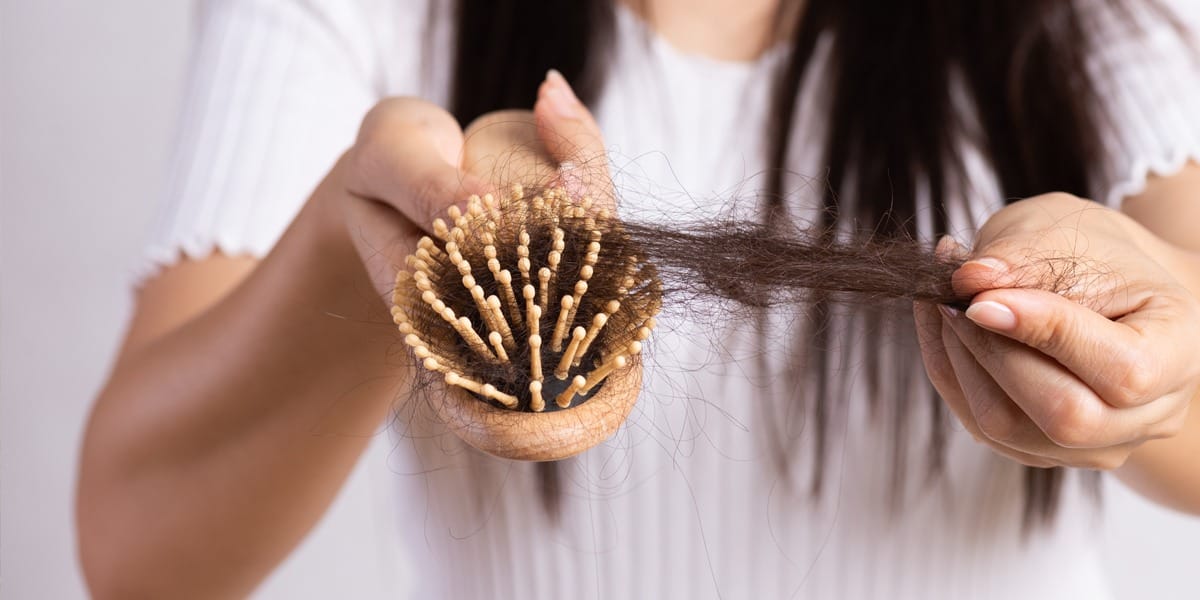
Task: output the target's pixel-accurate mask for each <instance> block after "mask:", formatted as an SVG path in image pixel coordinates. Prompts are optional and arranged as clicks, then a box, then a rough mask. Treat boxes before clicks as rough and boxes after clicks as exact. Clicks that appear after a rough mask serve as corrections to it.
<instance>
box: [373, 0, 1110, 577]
mask: <svg viewBox="0 0 1200 600" xmlns="http://www.w3.org/2000/svg"><path fill="white" fill-rule="evenodd" d="M617 50H618V51H617V54H616V58H615V61H616V63H615V64H614V65H613V68H612V69H611V71H610V79H609V81H608V85H607V87H606V88H605V92H604V95H603V97H602V98H601V99H600V101H599V103H598V104H597V105H596V106H595V111H596V115H597V118H598V120H599V122H600V123H601V125H602V127H603V129H604V131H605V136H606V139H607V141H608V144H609V148H610V152H611V154H610V160H611V164H612V166H613V172H614V174H615V180H616V187H617V189H618V190H621V193H622V201H623V203H624V204H623V206H622V213H623V214H624V215H625V216H626V217H628V218H645V219H672V218H679V219H683V220H688V219H690V218H695V217H697V216H711V215H713V214H717V213H722V212H725V213H727V212H729V211H732V212H734V213H736V214H739V215H744V216H753V215H754V214H756V211H757V208H758V207H757V201H756V199H755V195H754V193H753V192H754V191H755V190H757V189H759V188H761V187H763V181H762V176H761V175H760V174H761V173H762V172H763V170H764V169H765V166H766V162H765V160H764V157H763V153H762V148H761V144H762V130H763V127H762V125H761V123H762V122H763V120H764V118H765V114H764V111H765V110H766V105H767V102H766V97H767V96H766V95H767V85H768V80H769V77H768V75H769V73H770V69H769V66H770V62H771V61H773V60H776V59H777V58H778V57H777V55H775V54H773V53H772V52H771V51H768V52H767V53H766V54H765V55H764V56H762V57H761V58H759V59H758V60H757V61H753V62H728V61H717V60H712V59H704V58H698V57H696V56H693V55H690V54H686V53H683V52H682V51H680V50H677V49H675V48H674V47H672V46H671V45H669V44H668V43H667V42H666V41H665V40H664V39H663V38H661V37H657V36H655V35H654V34H653V33H651V32H649V31H648V30H647V29H646V27H645V24H644V23H643V22H641V21H640V20H639V19H638V18H637V17H636V16H635V15H634V14H633V13H632V12H631V11H630V10H628V9H625V8H622V9H619V10H618V35H617ZM814 87H817V86H810V88H809V89H813V88H814ZM810 95H811V94H810ZM803 101H804V102H806V104H804V105H803V108H802V110H801V114H802V115H804V117H803V118H802V123H801V124H800V125H799V127H798V128H797V131H796V135H795V136H794V138H795V140H794V144H795V146H794V147H795V148H797V150H798V151H797V152H796V153H795V154H794V155H795V156H796V161H795V164H794V165H793V168H794V169H795V170H796V172H798V173H800V174H813V175H815V174H819V172H820V169H819V164H818V163H817V162H816V158H815V156H814V152H815V151H816V149H817V144H816V141H817V140H818V139H819V137H818V136H819V124H820V119H819V114H820V111H819V108H820V103H819V99H817V98H816V97H815V96H814V97H812V98H807V99H805V100H803ZM792 187H793V188H795V189H797V190H798V192H797V193H796V194H795V195H794V196H793V197H791V198H790V201H791V202H792V203H793V205H794V208H795V211H796V213H797V214H801V215H803V214H804V211H805V210H811V206H812V202H813V200H814V199H815V198H816V196H814V195H813V193H812V192H811V188H806V186H805V185H804V182H803V180H802V179H799V178H797V179H795V180H794V181H793V182H792ZM806 190H807V191H806ZM978 197H979V198H982V197H983V196H982V195H978ZM993 209H994V207H991V206H988V205H987V204H986V203H985V202H983V201H982V200H979V199H976V201H975V202H974V205H973V206H972V210H971V212H972V213H974V215H975V216H976V217H977V216H978V215H983V214H987V213H988V212H990V211H991V210H993ZM971 221H972V218H971V215H966V214H961V215H958V216H957V217H956V229H957V230H959V231H968V230H970V229H971V226H972V225H971ZM713 314H717V315H718V316H723V313H708V314H706V311H705V310H704V307H702V306H688V307H677V308H676V309H672V308H671V307H667V309H666V313H665V314H664V317H663V319H662V325H661V326H660V328H659V330H658V331H657V332H656V334H655V337H654V339H653V342H652V344H651V346H650V347H649V349H648V351H647V355H648V365H647V371H646V383H645V388H644V390H643V392H642V395H641V397H640V399H639V402H638V405H637V406H636V407H635V409H634V412H633V414H632V415H631V416H630V418H629V420H628V421H627V422H626V424H625V425H624V426H623V427H622V429H621V430H620V432H619V433H618V434H617V435H616V436H615V437H614V438H612V439H611V440H609V441H608V442H606V443H604V444H602V445H601V446H600V447H598V448H596V449H594V450H592V451H589V452H587V453H586V454H584V455H583V456H581V457H579V458H578V459H576V460H573V461H570V462H568V463H566V464H564V465H563V466H562V472H563V477H564V482H565V483H564V485H563V493H562V497H561V500H562V504H561V507H562V512H561V519H560V521H559V522H558V523H557V524H556V523H555V522H554V521H553V520H552V519H551V518H549V517H548V516H547V513H546V512H545V511H544V509H543V507H542V504H541V500H540V494H539V490H538V488H537V485H538V479H537V478H536V476H535V468H534V466H533V465H530V464H525V463H514V462H508V461H502V460H498V459H493V458H491V457H487V456H483V455H480V454H479V453H477V452H475V451H473V450H471V449H469V448H467V447H465V446H464V445H463V444H462V443H461V442H460V441H459V440H458V439H457V438H456V437H455V436H454V435H453V433H451V432H448V431H446V430H445V428H444V427H443V426H442V425H441V424H439V423H438V421H437V419H436V417H434V416H433V414H432V412H431V411H429V410H428V408H427V407H426V406H425V405H424V404H422V403H421V402H409V403H406V404H404V405H403V407H402V408H401V410H400V414H399V415H398V419H397V426H396V432H395V433H396V435H395V436H394V440H393V441H392V442H391V443H390V446H391V447H390V448H382V447H381V448H379V449H377V450H383V451H386V452H387V453H388V458H387V464H388V469H389V470H391V471H392V472H393V473H394V474H389V476H390V477H391V478H392V480H393V481H394V484H395V486H394V489H393V490H392V491H393V492H394V498H393V499H392V501H393V502H395V503H396V504H397V505H398V514H399V522H398V523H397V525H396V526H397V527H398V531H396V532H394V535H395V536H397V537H399V538H400V539H401V540H403V541H404V542H405V546H406V549H407V552H408V555H409V558H410V559H411V561H412V565H413V567H414V568H413V569H412V570H410V571H409V573H411V574H413V575H414V577H413V580H414V581H415V582H416V583H415V585H416V586H417V590H416V591H417V595H416V596H415V597H422V598H424V597H431V598H432V597H450V598H522V599H529V598H541V597H547V598H549V597H571V598H676V597H678V598H757V597H763V598H777V597H803V598H814V597H816V598H826V597H827V598H878V597H888V598H964V597H971V598H978V597H989V596H990V597H1005V598H1007V597H1022V598H1062V597H1087V598H1103V597H1105V596H1106V591H1105V590H1104V588H1103V585H1102V581H1103V578H1102V576H1101V574H1100V573H1099V567H1098V564H1099V560H1098V557H1097V556H1096V552H1095V550H1094V544H1093V539H1092V533H1091V530H1092V527H1091V525H1092V519H1094V518H1095V512H1094V511H1092V510H1091V509H1090V505H1089V502H1088V501H1087V500H1086V499H1085V498H1083V497H1082V496H1081V493H1080V491H1079V489H1078V486H1076V485H1074V481H1073V480H1072V481H1071V483H1070V484H1069V485H1068V492H1067V494H1066V498H1065V499H1064V502H1065V503H1066V506H1065V507H1064V510H1062V511H1061V512H1060V518H1059V519H1058V520H1057V521H1056V522H1055V524H1054V525H1052V526H1050V527H1048V528H1046V529H1044V530H1041V531H1038V532H1037V533H1036V534H1035V535H1034V537H1032V538H1030V539H1029V541H1028V542H1027V543H1025V544H1023V543H1022V539H1021V528H1020V517H1021V503H1022V494H1021V469H1020V467H1019V466H1017V465H1015V464H1012V463H1009V462H1006V461H1004V460H1002V459H999V458H997V457H995V456H993V455H992V454H991V453H990V452H989V451H987V450H986V449H984V448H983V447H981V446H978V445H976V444H975V443H974V442H973V441H972V440H970V439H969V436H967V435H966V434H965V433H963V432H961V430H960V429H959V428H957V427H956V428H954V430H953V432H952V433H951V436H950V441H949V443H948V448H947V463H946V471H945V473H944V475H943V476H942V477H941V478H939V479H937V480H935V482H934V483H932V484H928V485H927V484H926V479H924V474H925V470H924V468H925V460H924V452H923V450H924V445H923V444H924V440H925V439H926V438H927V436H928V433H929V431H928V430H929V423H928V417H927V415H928V413H929V410H928V405H927V403H926V401H925V399H924V397H921V398H919V399H914V401H913V402H912V403H911V407H910V408H909V410H910V411H911V412H913V413H915V414H913V415H909V414H903V415H895V414H889V413H887V412H886V411H885V412H884V413H883V415H884V416H883V417H882V418H880V416H879V415H874V416H873V415H872V413H870V412H869V411H868V410H867V408H866V407H867V404H868V403H867V402H866V400H867V399H866V398H865V397H863V396H864V394H863V392H862V388H863V386H862V385H860V383H861V380H862V377H861V369H859V368H857V365H859V364H861V363H860V361H861V356H860V355H856V354H853V353H851V354H850V355H846V356H845V357H844V358H843V360H844V361H845V362H844V363H843V364H842V367H843V368H844V370H845V371H846V372H848V373H850V374H851V375H850V379H849V380H848V381H850V382H851V386H850V387H849V388H848V389H849V390H850V391H849V392H848V393H847V394H846V396H847V397H846V398H844V400H845V401H844V402H841V403H839V406H840V408H839V410H840V411H841V412H840V413H839V414H838V415H835V419H834V421H833V422H834V423H835V424H836V426H835V427H834V431H833V436H832V437H833V438H834V439H833V440H832V442H831V447H830V453H829V460H828V463H827V465H826V470H827V472H828V478H827V480H826V485H825V491H824V493H823V494H822V495H821V496H820V497H819V498H811V497H809V495H808V493H807V487H806V485H805V483H806V482H807V481H808V475H809V474H810V470H811V468H812V464H811V461H810V460H806V459H807V458H808V457H809V456H810V455H811V453H812V452H811V449H812V443H813V440H812V434H811V429H806V428H805V426H804V425H805V423H806V418H807V417H809V416H810V415H805V414H803V413H802V411H800V412H797V411H796V410H792V411H791V412H788V409H787V408H786V406H784V405H780V404H778V403H769V402H766V401H764V398H765V397H766V395H764V394H763V392H762V386H763V385H764V384H765V383H766V380H768V379H770V377H771V376H770V372H768V374H767V375H766V376H765V378H764V376H761V375H756V374H755V373H756V371H755V368H756V367H755V365H756V361H755V357H756V352H757V351H758V348H759V346H758V345H757V342H756V341H755V340H752V339H751V332H752V328H750V327H749V323H748V322H741V321H736V320H729V319H725V318H716V319H714V318H711V317H712V316H713ZM789 331H791V330H790V329H789V328H788V326H787V325H786V324H782V323H780V327H779V329H778V337H779V338H780V339H773V340H768V343H769V344H783V343H785V342H786V341H787V340H786V339H784V338H786V337H787V333H788V332H789ZM856 335H857V336H858V337H855V335H852V334H851V333H848V332H847V333H846V337H845V338H844V339H840V340H838V341H839V343H842V344H849V345H850V346H851V347H852V348H854V349H857V350H861V349H862V348H863V347H865V346H866V344H867V341H866V340H865V339H863V338H862V337H861V333H859V334H856ZM857 350H855V351H857ZM888 418H911V421H912V427H911V430H912V443H911V444H910V446H911V447H912V451H910V452H909V453H908V458H907V459H906V460H905V461H903V463H902V464H903V465H904V466H905V471H904V472H905V474H906V475H905V477H906V479H907V480H908V481H909V486H908V490H909V491H908V493H907V494H905V496H904V497H903V499H902V502H901V503H900V504H894V503H893V500H894V498H893V496H892V495H891V493H890V492H891V490H892V489H893V488H892V487H891V485H890V481H891V480H890V474H891V472H892V468H893V460H892V459H893V454H892V445H891V444H890V442H889V441H888V431H889V428H888V427H887V426H886V425H885V423H886V421H887V419H888ZM780 439H782V440H784V442H785V443H786V444H787V445H788V449H789V455H790V457H791V458H790V459H789V461H788V463H787V465H786V467H785V468H786V470H787V471H786V473H785V471H784V470H781V468H780V467H779V465H778V464H777V463H776V462H775V461H773V460H772V456H774V453H775V451H776V447H775V446H773V445H772V444H774V443H776V442H777V441H778V440H780ZM388 535H392V534H391V533H389V534H388Z"/></svg>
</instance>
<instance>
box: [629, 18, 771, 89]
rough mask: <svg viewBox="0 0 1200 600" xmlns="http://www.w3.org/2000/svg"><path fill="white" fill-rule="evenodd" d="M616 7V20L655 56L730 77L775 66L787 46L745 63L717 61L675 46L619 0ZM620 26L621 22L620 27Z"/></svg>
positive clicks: (766, 51) (767, 51)
mask: <svg viewBox="0 0 1200 600" xmlns="http://www.w3.org/2000/svg"><path fill="white" fill-rule="evenodd" d="M613 4H615V5H616V12H617V19H618V20H619V21H622V22H624V24H627V26H628V27H631V28H632V31H633V32H634V33H635V34H637V35H638V36H639V37H641V38H642V39H644V40H646V41H648V42H649V45H650V47H651V48H652V49H653V50H654V51H655V53H656V54H658V55H659V56H662V57H664V58H666V59H668V60H671V61H672V62H676V63H682V64H686V65H691V66H694V67H697V68H701V69H708V70H712V69H715V70H718V71H721V72H725V73H730V74H742V75H748V74H751V73H754V72H757V71H758V70H759V69H760V68H762V67H763V65H766V64H770V63H773V62H774V61H775V59H776V58H777V57H779V56H782V55H783V52H784V51H785V50H786V47H787V44H786V42H785V41H782V40H781V41H779V42H776V43H775V44H774V45H772V46H771V47H770V48H767V49H766V50H765V51H763V52H762V53H761V54H759V55H758V56H757V57H755V58H751V59H746V60H736V59H724V58H715V57H712V56H707V55H704V54H700V53H698V52H690V51H687V50H683V49H682V48H679V47H678V46H676V45H675V44H673V43H672V42H671V41H670V40H668V39H667V38H666V37H665V36H663V35H662V34H661V33H659V31H658V30H657V29H655V28H654V27H653V26H652V25H651V24H650V23H649V22H648V21H646V20H645V19H643V18H642V16H641V15H639V14H637V13H636V12H635V11H634V10H633V9H632V8H631V7H629V6H628V5H627V4H626V3H625V2H621V1H619V0H618V1H615V2H613ZM621 24H622V23H618V25H621Z"/></svg>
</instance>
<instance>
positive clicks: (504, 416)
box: [430, 357, 642, 461]
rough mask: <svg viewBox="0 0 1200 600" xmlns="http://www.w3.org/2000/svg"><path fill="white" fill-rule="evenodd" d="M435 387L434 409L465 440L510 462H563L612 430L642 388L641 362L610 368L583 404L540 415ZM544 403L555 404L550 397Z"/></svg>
mask: <svg viewBox="0 0 1200 600" xmlns="http://www.w3.org/2000/svg"><path fill="white" fill-rule="evenodd" d="M435 385H436V386H439V387H435V388H434V389H433V390H431V392H432V393H431V394H430V396H431V402H432V403H433V405H434V410H435V411H436V412H437V414H438V416H439V417H440V418H441V419H442V420H443V421H444V422H445V423H446V426H447V427H448V428H449V429H450V430H451V431H453V432H454V433H455V434H456V435H458V437H459V438H461V439H462V440H463V441H464V442H466V443H468V444H470V445H471V446H473V447H475V448H477V449H479V450H482V451H483V452H486V453H488V454H491V455H493V456H498V457H500V458H507V459H510V460H525V461H549V460H562V459H564V458H570V457H572V456H575V455H577V454H580V453H581V452H583V451H585V450H588V449H589V448H592V447H594V446H596V445H598V444H600V443H601V442H603V441H604V440H607V439H608V438H610V437H612V436H613V434H615V433H616V432H617V429H618V428H619V427H620V426H621V424H622V423H624V422H625V419H626V417H628V416H629V412H630V411H631V410H632V409H633V405H634V403H635V402H636V401H637V397H638V393H639V391H641V387H642V362H641V358H640V357H637V358H636V359H635V360H633V361H631V363H630V364H629V365H627V366H626V367H625V368H624V369H621V370H619V371H614V372H613V373H612V374H611V375H609V376H608V378H607V379H605V381H604V382H603V383H602V384H600V387H598V388H597V389H594V390H592V393H591V395H589V396H588V397H587V399H586V401H584V402H583V403H581V404H578V405H577V406H572V407H571V408H566V409H559V410H553V411H546V412H540V413H536V412H517V411H512V410H506V409H503V408H497V407H495V406H492V405H490V404H488V403H486V402H484V401H483V400H481V399H479V398H478V397H476V396H474V395H472V394H471V393H469V392H467V391H466V390H463V389H461V388H457V387H449V388H447V386H445V384H442V383H441V382H438V383H436V384H435ZM575 401H576V402H579V398H576V400H575ZM546 403H547V406H548V407H549V406H554V407H555V408H558V407H557V406H555V405H554V398H553V397H547V398H546Z"/></svg>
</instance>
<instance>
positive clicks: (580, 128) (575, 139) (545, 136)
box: [533, 69, 615, 207]
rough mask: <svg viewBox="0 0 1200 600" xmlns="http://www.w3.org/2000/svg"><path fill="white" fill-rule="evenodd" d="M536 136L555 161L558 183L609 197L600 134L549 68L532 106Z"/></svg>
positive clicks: (599, 197)
mask: <svg viewBox="0 0 1200 600" xmlns="http://www.w3.org/2000/svg"><path fill="white" fill-rule="evenodd" d="M533 113H534V117H535V119H536V122H537V127H538V137H539V138H540V139H541V141H542V143H543V144H544V145H545V147H546V149H547V151H548V152H549V154H550V156H551V158H553V159H554V160H555V161H557V162H558V163H559V182H558V183H559V184H561V185H563V186H564V187H565V188H567V190H568V191H569V192H571V193H572V194H573V195H578V196H583V195H587V196H592V197H593V198H595V199H596V200H597V201H599V202H601V203H609V204H610V207H612V206H611V205H612V204H615V203H613V202H612V200H613V194H612V180H611V178H610V177H609V173H608V155H607V152H606V150H605V147H604V136H603V134H602V133H601V132H600V127H599V125H597V124H596V120H595V119H594V118H593V117H592V114H591V112H590V111H588V109H587V107H586V106H584V105H583V103H582V102H580V101H579V98H577V97H576V96H575V92H574V91H573V90H572V89H571V86H570V85H569V84H568V83H567V81H566V80H565V79H563V76H562V74H560V73H559V72H558V71H555V70H553V69H551V70H550V71H549V72H548V73H546V80H545V81H543V82H542V85H541V86H540V87H539V88H538V97H537V102H536V103H535V104H534V106H533Z"/></svg>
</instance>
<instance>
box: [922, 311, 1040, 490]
mask: <svg viewBox="0 0 1200 600" xmlns="http://www.w3.org/2000/svg"><path fill="white" fill-rule="evenodd" d="M949 320H950V319H948V318H943V319H942V330H941V341H942V346H943V348H945V353H946V361H947V362H948V363H949V365H950V369H951V370H952V372H953V373H954V376H955V386H954V387H955V389H954V390H952V391H951V393H952V395H953V394H955V392H956V395H958V396H959V397H958V398H955V399H954V400H953V401H951V400H949V399H948V400H947V402H948V403H950V404H951V406H952V407H953V406H955V405H957V406H960V407H961V408H960V409H959V410H962V412H963V416H960V417H959V418H960V419H961V420H962V421H963V424H964V425H965V426H966V427H967V429H968V430H969V431H971V433H972V434H974V435H975V437H976V439H977V440H979V441H981V442H983V443H985V444H987V445H988V446H989V447H991V448H992V450H994V451H996V452H998V453H1000V454H1002V455H1004V456H1007V457H1008V458H1010V459H1012V460H1015V461H1017V462H1019V463H1021V464H1023V465H1027V466H1031V467H1041V468H1048V467H1053V466H1056V465H1057V464H1058V463H1056V462H1055V461H1053V460H1052V459H1051V458H1049V457H1047V456H1043V455H1039V454H1036V453H1031V452H1028V451H1026V450H1027V449H1029V448H1031V447H1036V446H1037V445H1038V444H1036V442H1037V440H1036V433H1037V432H1038V430H1037V427H1035V426H1033V425H1032V423H1028V421H1029V419H1028V417H1025V416H1024V414H1022V413H1021V411H1020V409H1019V408H1017V407H1016V405H1014V404H1013V403H1012V402H1011V401H1010V400H1009V399H1008V397H1007V396H1006V395H1005V394H1004V393H1003V391H1002V390H999V388H998V386H996V385H995V383H994V382H993V381H992V380H991V378H989V377H987V375H986V373H981V371H982V369H980V368H979V366H978V364H977V363H976V362H975V360H974V359H973V358H972V357H971V354H970V353H969V352H968V351H967V350H966V349H965V348H964V347H963V345H962V342H961V341H960V340H959V339H958V338H957V336H955V334H954V331H953V329H952V328H951V327H950V324H949V323H948V321H949ZM955 414H958V411H957V410H956V411H955ZM1022 421H1024V423H1022ZM1022 424H1024V425H1026V427H1021V425H1022ZM1030 431H1032V432H1033V433H1032V434H1031V433H1030Z"/></svg>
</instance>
